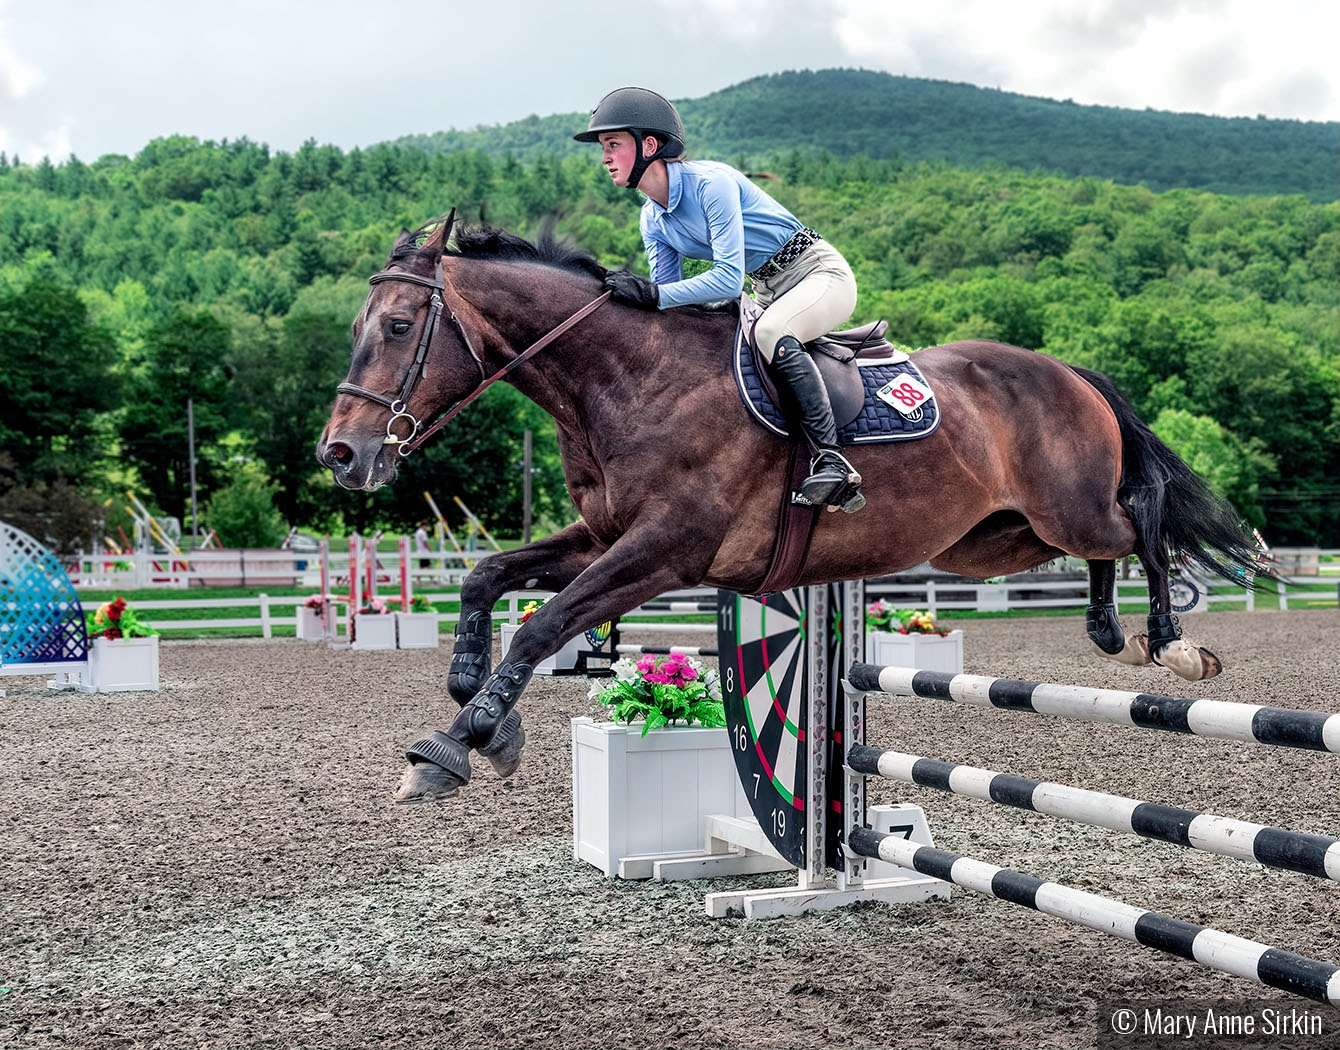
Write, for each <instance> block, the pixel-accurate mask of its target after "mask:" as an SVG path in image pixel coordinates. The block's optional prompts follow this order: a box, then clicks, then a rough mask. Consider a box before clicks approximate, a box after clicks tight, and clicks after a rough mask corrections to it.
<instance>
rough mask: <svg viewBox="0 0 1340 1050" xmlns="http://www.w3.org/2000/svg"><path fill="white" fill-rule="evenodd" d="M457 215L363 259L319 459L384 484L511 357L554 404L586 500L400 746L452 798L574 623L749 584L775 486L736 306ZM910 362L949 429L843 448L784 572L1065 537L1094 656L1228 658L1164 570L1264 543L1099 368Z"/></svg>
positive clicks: (761, 564)
mask: <svg viewBox="0 0 1340 1050" xmlns="http://www.w3.org/2000/svg"><path fill="white" fill-rule="evenodd" d="M451 225H452V224H451V220H450V219H448V220H446V221H438V222H436V223H433V224H429V225H427V226H425V227H423V228H422V229H420V230H419V231H417V232H415V233H410V232H409V231H403V232H402V234H401V236H400V237H399V238H398V239H397V241H396V242H395V245H394V247H393V248H392V251H391V254H390V257H389V259H388V260H387V264H386V267H385V268H384V269H383V270H382V271H381V272H380V273H377V274H375V275H374V276H373V277H372V278H371V282H372V288H371V291H370V292H369V294H368V298H367V301H366V302H365V303H364V305H363V309H362V311H361V312H360V313H359V315H358V317H357V318H356V319H355V321H354V324H353V341H354V347H353V357H352V362H351V364H350V368H349V373H348V377H347V379H346V380H345V382H344V383H342V384H340V386H339V388H338V393H337V396H336V399H335V403H334V407H333V409H332V412H331V418H330V421H329V422H328V423H327V425H326V427H325V429H324V431H323V433H322V435H321V439H320V442H319V444H318V445H317V458H318V459H319V460H320V462H321V463H322V464H324V465H325V466H327V467H329V468H330V470H331V472H332V474H333V475H334V478H335V481H336V482H338V483H339V484H340V485H342V486H344V487H345V488H349V489H367V490H372V489H376V488H378V487H379V486H381V485H384V484H386V483H388V482H390V481H392V480H393V479H394V478H395V475H396V464H397V461H398V459H399V457H400V455H401V454H404V453H406V452H408V451H410V450H412V448H414V447H415V446H416V445H417V443H418V442H419V441H421V440H422V439H423V438H424V437H425V436H426V430H425V424H426V423H427V421H429V420H432V419H434V418H435V417H437V416H438V415H439V414H440V413H442V412H443V410H444V409H445V408H446V407H447V406H450V405H455V406H456V407H457V409H459V408H460V407H462V405H463V403H464V401H468V400H470V399H471V398H472V397H473V396H474V395H475V394H477V393H478V392H479V389H480V388H481V387H482V386H485V385H487V383H488V382H491V381H492V379H495V378H498V372H499V371H500V370H502V369H510V371H509V372H508V373H507V375H506V379H507V381H508V382H510V383H511V384H512V385H513V386H514V387H515V388H516V389H518V390H519V391H520V392H521V393H523V394H525V395H526V396H527V397H529V398H530V399H531V400H533V401H534V402H535V403H536V404H538V405H539V406H540V407H541V408H543V409H544V410H545V411H547V412H548V413H549V414H550V415H551V416H552V417H553V418H554V421H555V424H556V427H557V434H558V445H559V450H560V453H561V455H562V461H563V470H564V475H565V479H566V483H567V488H568V492H569V493H570V495H571V497H572V500H573V503H574V504H575V505H576V508H577V510H578V511H579V512H580V515H581V517H580V519H579V520H578V521H577V522H575V523H574V524H572V525H569V526H567V527H566V528H564V529H562V530H560V531H558V532H556V533H554V534H553V535H551V536H548V537H546V538H544V539H541V540H537V541H536V542H533V543H530V544H527V545H525V546H523V547H520V548H518V549H515V550H510V551H506V552H504V553H499V554H494V555H491V556H489V557H488V558H485V559H483V560H481V561H480V562H479V563H478V564H477V565H476V566H475V568H474V570H473V571H472V572H471V573H470V574H469V575H468V576H467V577H466V579H465V581H464V582H463V584H462V586H461V609H460V619H459V623H458V625H457V628H456V635H455V646H454V650H453V654H452V659H451V667H450V671H449V674H448V682H447V686H448V691H449V692H450V694H451V696H452V697H453V698H454V699H455V700H456V702H457V703H458V704H459V705H460V708H461V709H460V711H459V712H458V713H457V715H456V717H455V719H454V721H453V722H452V724H451V726H450V728H448V729H447V730H445V731H442V730H437V731H435V732H433V733H431V734H430V735H429V736H427V737H425V738H424V739H423V740H420V741H418V742H417V743H415V744H414V745H412V747H411V748H410V750H409V752H408V756H407V757H408V759H409V765H408V766H407V768H406V769H405V772H404V775H403V776H402V779H401V782H400V786H399V789H398V791H397V794H396V799H397V801H399V802H422V801H432V800H435V799H440V798H444V797H446V796H448V795H451V794H454V793H455V792H456V790H457V789H458V788H460V787H461V786H462V785H463V784H465V783H466V782H467V781H468V780H469V778H470V773H471V768H470V752H471V751H472V750H474V751H479V752H480V754H482V755H484V756H486V757H487V758H489V760H490V761H491V763H492V764H493V766H494V768H495V770H496V771H497V772H498V773H500V774H501V775H503V776H507V775H510V774H511V773H512V772H513V771H514V770H515V769H516V768H517V766H518V764H519V763H520V761H521V755H522V748H523V746H524V744H525V733H524V730H523V729H522V727H521V716H520V712H519V711H517V710H516V703H517V699H518V697H519V696H520V695H521V692H522V690H523V689H524V688H525V686H526V684H527V682H528V681H529V680H530V677H531V673H532V668H534V666H535V665H536V664H537V663H538V662H539V661H540V660H542V659H544V658H545V657H548V656H551V655H552V654H554V653H555V652H557V651H558V650H559V649H560V648H561V647H562V645H563V644H564V643H565V642H566V641H568V640H569V639H571V638H573V637H575V636H576V635H577V634H579V633H580V632H581V631H584V630H586V629H588V628H591V627H594V626H595V625H597V624H601V623H605V622H606V621H611V620H617V619H618V618H619V617H620V616H621V615H622V614H624V613H627V612H628V611H629V610H631V609H633V608H635V607H636V606H638V605H640V604H641V603H643V602H644V601H647V600H650V599H653V598H655V597H657V596H658V595H661V594H664V593H665V592H667V591H671V590H675V589H678V588H683V587H691V586H696V585H707V586H712V587H718V588H724V589H726V590H731V591H736V592H740V593H745V594H752V593H757V592H758V590H759V588H760V585H761V583H762V582H763V581H764V579H765V575H766V574H767V573H768V570H769V567H770V563H771V559H772V554H773V543H774V537H775V536H776V534H777V532H778V528H779V515H780V508H781V507H782V505H783V500H784V492H785V491H786V489H787V487H788V486H789V484H790V473H789V469H788V465H789V459H790V446H789V442H788V441H787V440H785V439H783V438H781V437H778V436H777V435H776V434H774V433H772V432H770V431H769V430H767V429H765V428H764V427H762V426H761V425H759V424H758V423H756V422H755V421H753V419H752V418H751V417H750V416H749V414H748V412H747V410H746V408H745V406H744V404H743V402H742V400H741V398H740V396H739V394H738V392H737V390H736V387H735V382H734V377H733V372H732V365H731V353H730V350H731V346H732V341H733V338H734V333H735V327H736V323H737V314H736V312H732V311H729V310H726V311H723V310H711V309H705V308H698V307H687V308H680V309H676V310H669V311H664V312H655V311H653V312H647V311H643V310H640V309H636V308H634V307H630V306H626V305H622V304H620V303H618V302H609V303H602V301H601V300H602V283H601V281H602V278H603V276H604V274H605V270H604V269H603V268H602V267H601V266H600V265H599V264H598V263H596V261H595V260H594V258H593V257H592V256H591V255H589V254H588V253H586V252H584V251H582V250H580V249H578V248H574V247H571V246H569V245H566V244H563V243H561V242H558V241H556V240H554V239H553V238H552V237H551V236H549V235H547V234H545V235H542V236H541V237H540V238H539V240H538V242H537V243H532V242H529V241H526V240H523V239H522V238H520V237H517V236H515V235H513V234H510V233H507V232H506V231H503V230H499V229H496V228H491V227H487V226H480V227H474V228H469V229H461V230H458V231H457V234H456V238H455V242H454V246H453V244H452V240H451ZM596 307H599V308H598V309H597V308H596ZM583 308H586V310H587V312H588V314H589V315H587V314H582V313H581V311H582V310H583ZM591 311H594V312H591ZM579 314H581V316H580V317H576V315H579ZM444 315H445V319H444ZM574 318H576V319H574ZM565 323H566V324H568V325H569V327H564V325H565ZM556 329H558V331H557V332H556V331H555V330H556ZM537 340H539V342H538V343H537ZM913 359H914V361H915V363H916V365H917V366H919V368H920V369H921V371H922V374H923V375H924V377H925V378H926V379H927V380H928V382H929V384H930V385H931V387H932V388H933V390H934V392H935V396H936V398H937V399H938V403H939V410H940V419H941V423H940V426H939V427H938V429H936V430H935V431H934V432H933V433H931V434H930V435H929V436H926V437H924V438H921V439H918V440H912V441H906V442H898V443H892V444H876V445H857V446H854V447H852V448H850V449H848V450H847V451H848V455H849V457H850V459H851V460H852V462H853V464H854V465H855V467H856V469H857V470H858V471H859V472H860V474H861V476H862V477H863V478H864V485H863V488H864V492H865V495H866V498H867V500H868V503H867V505H866V507H865V509H864V510H863V511H861V512H860V513H857V514H850V515H849V514H818V515H817V522H816V524H815V527H814V530H813V533H812V538H811V542H810V547H809V551H808V556H807V558H806V560H805V562H804V565H803V568H802V569H801V570H800V571H799V573H798V574H797V575H796V577H795V578H794V579H792V580H791V581H789V582H788V583H787V584H786V586H804V585H811V584H822V583H827V582H832V581H839V580H849V579H863V578H867V577H871V576H880V575H885V574H888V573H893V572H897V571H899V570H902V569H907V568H909V567H912V566H915V565H918V564H920V563H922V562H926V561H929V562H930V564H931V565H932V566H933V567H935V568H937V569H941V570H944V571H947V572H953V573H959V574H962V575H966V576H973V577H979V578H986V577H989V576H997V575H1003V574H1006V573H1013V572H1020V571H1023V570H1025V569H1029V568H1032V567H1034V566H1036V565H1039V564H1041V563H1042V562H1044V561H1048V560H1050V559H1052V558H1056V557H1059V556H1061V555H1066V554H1068V555H1073V556H1075V557H1078V558H1082V559H1085V560H1086V561H1087V562H1088V564H1089V583H1090V595H1089V606H1088V610H1087V618H1086V627H1087V631H1088V634H1089V636H1090V638H1091V639H1092V640H1093V642H1094V644H1095V646H1096V647H1097V649H1098V651H1099V652H1101V653H1103V654H1104V655H1107V656H1109V657H1111V658H1113V659H1116V660H1120V661H1122V662H1125V663H1131V664H1148V663H1151V662H1153V663H1157V664H1160V665H1163V666H1165V667H1168V668H1170V669H1171V670H1173V671H1174V672H1176V673H1177V674H1179V675H1181V676H1182V677H1184V678H1186V679H1188V680H1193V681H1194V680H1198V679H1203V678H1208V677H1210V676H1212V675H1214V674H1217V673H1218V672H1219V670H1220V663H1219V660H1218V659H1217V658H1216V657H1215V656H1214V655H1213V654H1212V653H1209V652H1207V651H1206V650H1204V649H1201V648H1199V647H1197V646H1195V645H1192V644H1190V643H1189V642H1188V641H1186V640H1185V639H1183V638H1182V636H1181V628H1180V625H1179V624H1178V621H1177V617H1176V616H1175V615H1173V613H1172V610H1171V607H1170V600H1169V586H1168V581H1169V572H1170V569H1171V568H1173V567H1174V566H1176V565H1177V564H1182V563H1196V564H1198V565H1200V566H1201V567H1202V568H1204V569H1206V570H1208V571H1211V572H1214V573H1217V574H1219V575H1221V576H1224V577H1225V578H1228V579H1231V580H1235V581H1238V582H1242V580H1244V579H1247V580H1249V579H1251V575H1250V573H1251V571H1252V570H1254V569H1255V568H1256V565H1255V544H1254V541H1253V539H1252V537H1251V536H1249V535H1248V534H1247V533H1246V531H1245V529H1244V527H1243V526H1242V523H1241V522H1240V520H1239V518H1238V516H1237V515H1236V513H1235V512H1234V511H1233V509H1232V508H1231V506H1230V505H1229V504H1228V503H1226V502H1225V501H1223V500H1221V499H1220V498H1218V497H1217V496H1215V495H1214V494H1213V493H1212V491H1211V490H1210V489H1209V488H1208V487H1207V486H1206V484H1205V483H1204V482H1203V481H1201V480H1200V478H1198V477H1197V476H1196V474H1195V473H1193V472H1192V470H1191V469H1190V468H1189V467H1188V466H1187V465H1186V464H1185V463H1184V462H1183V461H1182V460H1181V459H1180V458H1178V456H1177V455H1176V454H1175V453H1174V452H1173V451H1172V450H1171V449H1170V448H1168V446H1167V445H1165V444H1164V443H1163V442H1162V441H1160V440H1159V439H1158V438H1157V437H1156V436H1155V435H1154V434H1153V432H1152V431H1150V429H1149V428H1148V427H1147V426H1145V424H1144V423H1142V422H1141V421H1140V419H1139V418H1138V417H1137V416H1136V415H1135V413H1134V411H1133V410H1132V409H1131V407H1130V405H1129V404H1128V403H1127V402H1126V401H1125V400H1124V399H1123V398H1122V397H1121V395H1120V394H1119V393H1118V392H1117V390H1116V388H1115V387H1114V385H1113V384H1112V383H1111V381H1110V380H1109V379H1108V378H1107V377H1106V376H1103V375H1102V374H1100V373H1097V372H1092V371H1088V370H1085V369H1080V368H1074V367H1071V366H1068V365H1065V364H1063V363H1062V362H1060V361H1058V360H1056V359H1055V358H1052V357H1049V356H1047V355H1045V354H1040V353H1035V352H1033V351H1030V350H1024V349H1021V348H1018V347H1014V346H1007V345H1004V344H999V343H992V342H984V341H969V342H957V343H950V344H947V345H943V346H935V347H930V348H927V349H924V350H920V351H918V352H917V353H916V354H915V355H914V358H913ZM490 377H491V378H490ZM438 422H439V423H441V422H443V419H439V420H438ZM430 429H431V428H430ZM402 435H403V436H402ZM1130 554H1134V555H1136V556H1137V557H1138V558H1139V559H1140V561H1141V562H1142V563H1143V566H1144V570H1145V575H1146V578H1147V581H1148V587H1149V600H1150V614H1149V618H1148V632H1147V634H1140V635H1138V636H1135V637H1127V636H1126V635H1125V633H1124V632H1123V630H1122V627H1121V625H1120V623H1119V621H1118V618H1117V609H1116V605H1115V602H1114V592H1115V582H1116V559H1118V558H1122V557H1125V556H1126V555H1130ZM516 589H541V590H549V591H554V592H556V594H555V596H554V597H553V598H552V599H550V600H549V601H548V602H546V603H545V604H544V605H543V606H542V607H541V608H540V610H539V611H538V612H536V613H535V614H534V615H532V616H531V617H530V619H529V620H527V622H526V623H525V625H524V626H523V627H522V628H521V630H520V631H518V632H517V634H516V637H515V639H514V641H513V643H512V645H511V647H510V648H509V649H508V651H507V652H506V653H505V654H504V656H503V658H502V662H501V663H500V664H499V666H498V667H497V668H496V670H495V669H493V668H492V666H491V664H492V655H491V647H492V643H493V625H492V610H493V608H494V605H495V603H496V602H497V601H498V600H499V599H500V598H501V597H502V596H503V595H504V594H505V593H506V592H508V591H511V590H516Z"/></svg>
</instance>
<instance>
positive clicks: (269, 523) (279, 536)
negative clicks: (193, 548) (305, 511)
mask: <svg viewBox="0 0 1340 1050" xmlns="http://www.w3.org/2000/svg"><path fill="white" fill-rule="evenodd" d="M274 491H275V487H274V486H273V485H272V484H270V483H269V482H267V481H266V480H265V479H264V478H262V477H260V476H258V475H256V474H253V473H250V472H244V473H242V474H241V476H239V477H237V478H236V479H235V480H234V481H232V482H230V483H229V484H228V485H226V486H225V487H224V488H221V489H219V491H218V492H216V493H214V495H213V496H211V497H210V499H209V502H208V503H207V504H206V505H205V525H206V527H208V528H211V529H213V530H214V532H215V534H216V535H217V536H218V537H219V542H220V543H222V544H223V545H224V546H225V547H278V546H279V544H280V543H281V542H283V539H284V535H285V533H286V532H287V529H286V528H285V525H284V517H283V515H282V514H280V513H279V511H278V510H276V509H275V506H274V502H273V497H274Z"/></svg>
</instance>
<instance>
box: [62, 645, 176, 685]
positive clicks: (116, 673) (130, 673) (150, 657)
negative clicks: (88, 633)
mask: <svg viewBox="0 0 1340 1050" xmlns="http://www.w3.org/2000/svg"><path fill="white" fill-rule="evenodd" d="M91 641H92V644H91V645H90V646H89V650H88V680H87V682H86V683H84V682H81V683H80V684H79V685H78V686H77V688H78V689H79V691H80V692H81V693H129V692H144V691H149V692H153V691H157V689H158V636H157V635H151V636H149V637H148V638H118V639H116V640H115V641H109V640H108V639H106V638H94V639H92V640H91Z"/></svg>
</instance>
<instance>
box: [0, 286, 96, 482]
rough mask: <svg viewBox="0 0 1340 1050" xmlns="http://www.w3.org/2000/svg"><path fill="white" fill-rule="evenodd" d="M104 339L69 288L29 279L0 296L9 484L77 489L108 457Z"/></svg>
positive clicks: (0, 444)
mask: <svg viewBox="0 0 1340 1050" xmlns="http://www.w3.org/2000/svg"><path fill="white" fill-rule="evenodd" d="M115 364H116V353H115V346H114V343H113V341H112V337H111V335H110V334H109V333H108V332H107V331H106V330H104V329H102V328H100V327H98V326H97V325H95V324H94V323H93V322H92V321H91V320H90V319H89V314H88V310H87V309H86V308H85V306H84V304H83V303H82V302H81V301H80V299H79V296H78V294H77V293H76V292H75V291H74V289H72V288H68V287H65V286H62V285H57V284H53V283H50V282H48V281H45V280H41V279H35V280H32V281H30V282H28V284H27V285H25V286H24V287H23V288H22V289H21V290H20V291H17V292H12V293H9V294H0V405H3V411H0V452H4V453H7V454H8V455H9V456H10V457H11V458H12V460H13V463H14V465H15V467H14V469H15V479H14V480H15V483H16V484H38V483H50V482H54V481H55V480H56V479H58V478H68V479H70V480H71V481H73V482H75V483H76V484H79V485H83V484H85V483H87V482H90V481H91V480H93V479H94V478H95V477H96V476H97V475H98V474H99V472H100V469H101V462H102V460H103V458H104V457H105V456H107V455H108V453H109V451H110V450H109V448H108V443H107V434H106V428H105V426H104V425H103V420H102V413H105V412H107V411H109V410H110V409H111V408H113V407H114V406H115V405H116V404H117V402H118V400H119V398H118V389H119V384H118V382H117V377H116V375H115V374H114V372H113V367H114V365H115Z"/></svg>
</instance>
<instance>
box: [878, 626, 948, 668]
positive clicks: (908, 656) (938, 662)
mask: <svg viewBox="0 0 1340 1050" xmlns="http://www.w3.org/2000/svg"><path fill="white" fill-rule="evenodd" d="M865 659H866V663H871V664H874V665H875V666H876V667H915V668H916V669H917V670H919V671H943V672H945V673H946V674H962V673H963V632H962V631H950V632H949V633H948V634H946V635H944V636H941V635H938V634H894V633H892V632H890V631H866V632H865Z"/></svg>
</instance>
